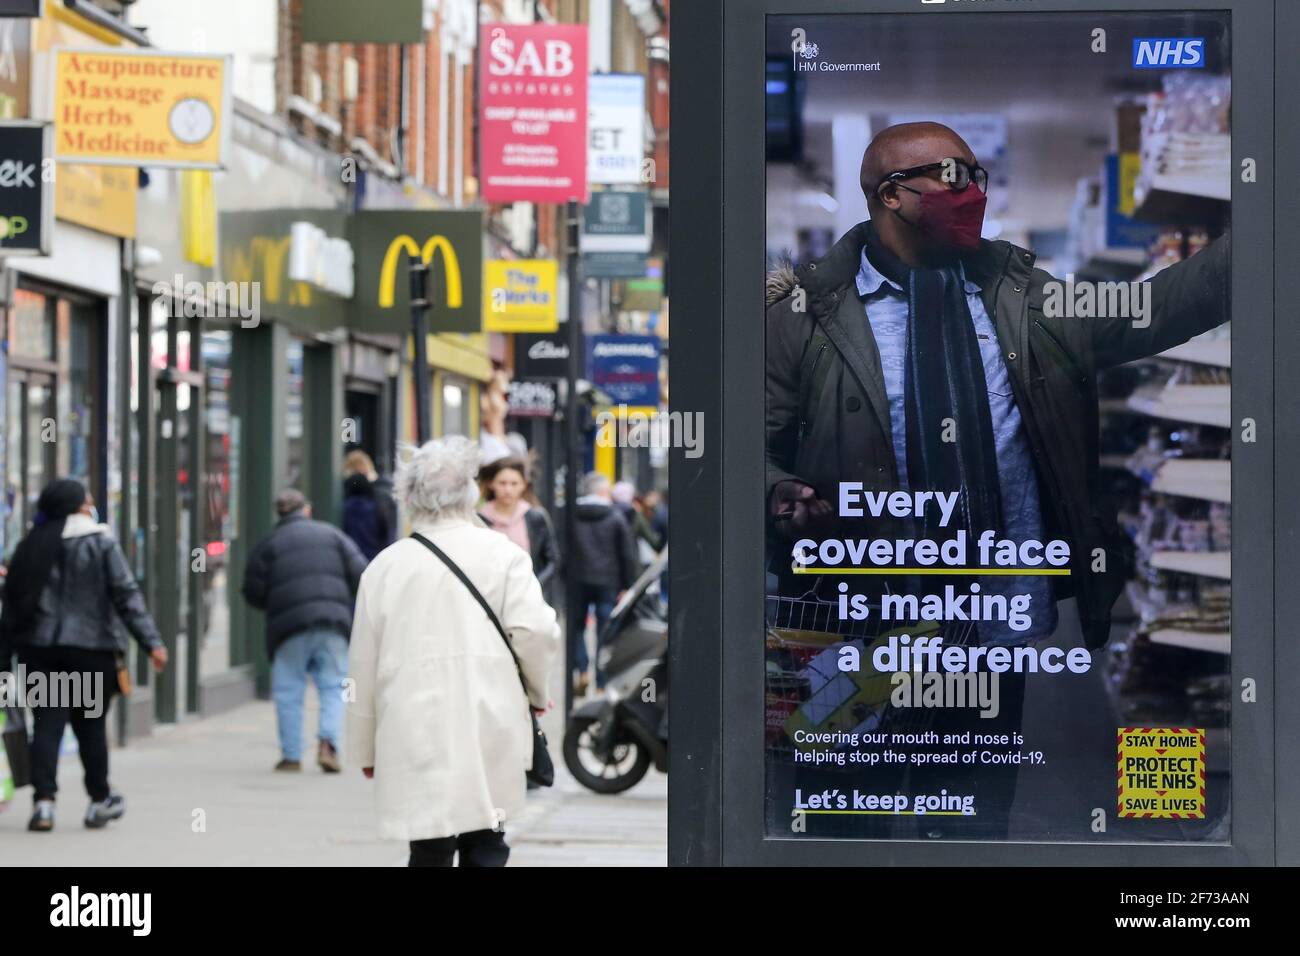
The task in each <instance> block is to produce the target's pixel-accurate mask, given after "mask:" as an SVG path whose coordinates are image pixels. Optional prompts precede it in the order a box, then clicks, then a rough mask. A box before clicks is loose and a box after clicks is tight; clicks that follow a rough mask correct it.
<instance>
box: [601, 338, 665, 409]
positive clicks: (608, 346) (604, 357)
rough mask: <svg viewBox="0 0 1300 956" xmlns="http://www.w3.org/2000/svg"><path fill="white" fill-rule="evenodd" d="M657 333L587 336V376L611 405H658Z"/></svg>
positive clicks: (640, 406) (658, 346)
mask: <svg viewBox="0 0 1300 956" xmlns="http://www.w3.org/2000/svg"><path fill="white" fill-rule="evenodd" d="M660 345H661V342H660V339H659V337H658V336H657V335H589V336H587V377H588V378H590V379H591V384H592V385H594V386H595V387H596V388H598V389H600V391H602V392H604V393H605V394H606V395H608V396H609V398H610V402H611V403H612V404H614V405H628V406H634V407H639V408H645V407H651V408H653V407H658V405H659V355H660Z"/></svg>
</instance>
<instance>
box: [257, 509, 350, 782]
mask: <svg viewBox="0 0 1300 956" xmlns="http://www.w3.org/2000/svg"><path fill="white" fill-rule="evenodd" d="M275 510H276V513H277V514H278V515H279V516H280V521H279V523H278V524H277V525H276V526H275V528H274V530H272V531H271V533H270V534H269V535H267V536H266V537H265V538H263V539H262V540H261V541H260V542H258V544H257V546H256V547H255V548H253V552H252V554H250V555H249V556H248V567H247V568H246V569H245V571H244V587H243V592H244V599H245V600H247V601H248V603H249V604H250V605H252V606H253V607H255V608H259V609H261V610H263V611H265V612H266V649H267V656H268V657H270V658H271V696H272V697H273V698H274V700H275V714H276V721H277V723H278V725H279V731H280V754H281V759H280V762H279V763H278V764H276V765H275V769H276V770H287V771H296V770H301V769H302V706H303V694H304V692H305V691H306V689H307V677H308V676H309V675H310V676H311V678H312V681H313V682H314V683H315V684H316V691H317V693H318V694H319V696H320V728H319V732H318V734H317V736H318V738H319V740H320V743H319V745H318V749H317V756H316V761H317V763H318V764H319V765H320V767H321V769H322V770H324V771H325V772H327V773H337V772H338V771H339V769H340V767H339V759H338V752H339V737H340V734H341V729H342V719H343V679H344V677H346V676H347V669H348V635H349V634H350V633H351V631H352V608H353V605H354V603H355V601H356V595H357V585H358V583H359V582H360V580H361V572H362V571H364V570H365V567H366V559H365V556H364V555H362V553H361V552H360V551H359V550H358V549H357V546H356V545H355V544H353V543H352V541H351V539H349V538H348V536H347V535H345V534H344V533H343V532H342V531H340V530H339V529H338V528H336V527H334V526H333V525H330V524H326V523H325V522H323V521H313V520H312V517H311V503H310V502H308V501H307V499H306V498H305V497H303V494H302V492H300V491H298V490H297V489H295V488H289V489H286V490H285V491H282V492H280V494H279V496H278V497H277V498H276V500H275Z"/></svg>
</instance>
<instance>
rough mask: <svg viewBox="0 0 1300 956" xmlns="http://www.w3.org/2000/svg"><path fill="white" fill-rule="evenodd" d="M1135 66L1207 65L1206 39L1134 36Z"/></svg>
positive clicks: (1186, 66) (1186, 67) (1146, 68)
mask: <svg viewBox="0 0 1300 956" xmlns="http://www.w3.org/2000/svg"><path fill="white" fill-rule="evenodd" d="M1133 66H1134V67H1136V68H1137V69H1139V70H1153V69H1156V70H1158V69H1165V70H1167V69H1176V68H1182V69H1200V68H1201V67H1203V66H1205V39H1204V38H1203V37H1170V38H1167V39H1165V38H1161V37H1134V38H1133Z"/></svg>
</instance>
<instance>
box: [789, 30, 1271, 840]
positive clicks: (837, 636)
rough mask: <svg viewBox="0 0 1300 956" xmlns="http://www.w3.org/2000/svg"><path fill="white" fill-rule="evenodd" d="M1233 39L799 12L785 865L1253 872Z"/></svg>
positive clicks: (792, 190)
mask: <svg viewBox="0 0 1300 956" xmlns="http://www.w3.org/2000/svg"><path fill="white" fill-rule="evenodd" d="M1230 31H1231V22H1230V17H1229V15H1228V14H1226V13H1222V12H1200V13H1196V14H1191V13H1176V12H1168V13H1132V14H1128V13H1122V14H1120V13H1106V14H1101V13H1088V14H1083V13H1078V14H1074V13H1057V14H1051V15H1044V14H1041V13H1034V12H1031V11H1025V12H1023V13H1021V12H1016V13H1013V14H998V15H980V14H979V13H978V12H970V13H966V12H963V13H961V14H960V15H957V16H951V17H931V16H912V15H906V14H903V15H899V14H881V13H876V14H851V15H826V16H800V17H794V16H775V17H769V18H768V20H767V43H766V53H767V62H766V64H765V66H766V69H765V77H766V91H767V97H768V107H769V122H768V123H767V136H768V144H767V145H768V153H767V183H768V190H767V234H766V253H767V257H768V269H769V271H768V275H767V283H766V299H767V311H766V358H765V361H766V366H765V378H766V468H767V473H766V494H767V497H766V508H767V511H766V516H765V518H766V528H767V532H766V543H767V548H766V568H767V574H766V615H765V621H766V627H765V632H764V645H765V661H766V683H765V766H766V780H767V790H766V832H767V835H768V836H769V837H780V838H787V839H790V838H793V839H802V838H808V839H828V838H830V839H834V838H845V839H877V840H948V841H959V840H966V841H970V840H974V841H1056V842H1094V843H1095V842H1098V841H1101V842H1110V843H1180V842H1181V843H1189V842H1190V843H1220V844H1222V843H1228V842H1231V840H1232V825H1233V815H1232V807H1231V806H1230V805H1229V796H1230V785H1229V784H1230V778H1229V772H1230V763H1231V762H1230V759H1229V757H1230V754H1231V746H1230V736H1229V727H1230V719H1229V718H1230V714H1231V710H1232V706H1233V702H1234V701H1235V700H1236V696H1235V694H1234V689H1233V687H1232V686H1231V671H1230V662H1231V654H1232V645H1233V641H1234V639H1237V640H1241V641H1245V640H1248V639H1249V636H1248V635H1244V634H1243V635H1231V633H1230V632H1231V628H1230V623H1229V618H1230V612H1231V607H1232V589H1231V581H1232V574H1231V550H1230V549H1231V533H1232V531H1231V524H1232V489H1231V484H1230V474H1231V463H1230V458H1231V449H1232V438H1233V435H1232V432H1231V431H1230V430H1229V427H1228V426H1229V423H1230V417H1229V399H1230V394H1231V378H1232V369H1231V364H1232V363H1231V338H1230V333H1229V325H1228V322H1229V319H1230V314H1229V313H1230V308H1229V303H1230V301H1231V299H1230V295H1229V275H1230V264H1231V256H1230V250H1229V242H1230V224H1231V203H1230V201H1229V199H1228V197H1229V195H1230V191H1229V184H1230V182H1231V179H1232V165H1231V160H1230V156H1231V149H1230V142H1229V137H1230V126H1229V111H1230V109H1231V106H1232V72H1231V64H1230V63H1229V51H1230V49H1231V47H1230V42H1229V40H1230ZM963 131H964V132H963ZM1121 153H1122V154H1125V155H1134V156H1136V157H1140V160H1136V161H1135V163H1136V164H1135V165H1134V166H1133V167H1132V175H1129V176H1125V177H1122V178H1121V177H1117V175H1116V159H1115V157H1116V156H1117V155H1118V154H1121ZM1120 183H1122V184H1124V187H1125V188H1127V189H1129V190H1130V191H1131V195H1126V196H1123V197H1121V196H1117V195H1116V189H1117V184H1120ZM1117 206H1122V207H1123V208H1128V209H1131V210H1132V213H1131V218H1132V220H1133V222H1134V223H1135V228H1134V229H1133V230H1132V231H1131V232H1130V234H1129V235H1128V236H1127V237H1126V238H1125V240H1124V243H1123V245H1122V246H1111V245H1109V244H1108V243H1109V242H1117V243H1118V241H1119V240H1117V239H1115V238H1114V233H1115V230H1114V229H1113V228H1111V226H1112V224H1113V218H1114V215H1115V212H1114V210H1115V209H1116V207H1117ZM1137 227H1140V228H1137ZM825 232H829V233H831V236H830V245H829V248H825V247H824V244H823V247H821V248H815V246H816V245H817V244H814V243H811V242H810V241H809V237H810V236H816V235H819V234H822V233H825ZM1134 236H1145V238H1144V240H1143V241H1141V242H1136V243H1135V241H1133V237H1134ZM1242 321H1247V319H1244V318H1243V319H1242Z"/></svg>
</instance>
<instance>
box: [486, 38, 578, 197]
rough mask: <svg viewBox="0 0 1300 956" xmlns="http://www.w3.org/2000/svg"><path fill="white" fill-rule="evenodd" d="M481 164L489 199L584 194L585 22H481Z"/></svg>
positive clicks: (575, 195)
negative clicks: (575, 23)
mask: <svg viewBox="0 0 1300 956" xmlns="http://www.w3.org/2000/svg"><path fill="white" fill-rule="evenodd" d="M479 49H480V51H481V53H480V57H479V61H480V67H479V94H478V95H479V141H480V153H479V164H480V168H481V172H480V185H481V189H482V194H483V198H484V199H486V200H487V201H488V202H568V201H570V200H576V201H579V202H585V201H586V199H587V27H586V26H585V25H581V24H577V25H574V24H531V25H523V26H520V25H509V24H501V23H493V24H488V25H485V26H484V27H483V28H482V30H481V32H480V35H479Z"/></svg>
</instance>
